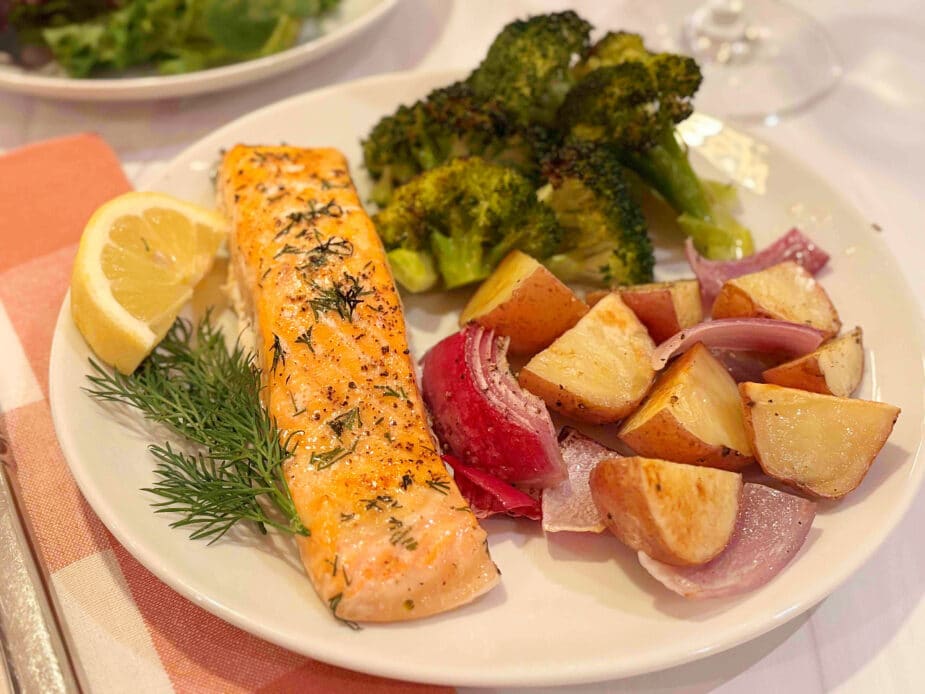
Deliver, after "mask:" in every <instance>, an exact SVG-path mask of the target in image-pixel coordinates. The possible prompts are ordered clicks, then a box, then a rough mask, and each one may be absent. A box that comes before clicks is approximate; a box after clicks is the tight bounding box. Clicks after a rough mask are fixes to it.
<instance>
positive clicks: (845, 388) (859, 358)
mask: <svg viewBox="0 0 925 694" xmlns="http://www.w3.org/2000/svg"><path fill="white" fill-rule="evenodd" d="M862 341H863V333H862V331H861V328H855V329H854V330H852V331H851V332H849V333H846V334H845V335H843V336H841V337H838V338H835V339H834V340H832V341H830V342H827V343H825V344H823V345H822V346H821V347H820V348H819V349H817V350H816V351H814V352H811V353H810V354H806V355H804V356H802V357H799V358H797V359H793V360H792V361H788V362H784V363H783V364H780V365H778V366H775V367H773V368H770V369H767V370H765V371H764V373H763V374H762V378H763V379H764V381H766V382H767V383H773V384H775V385H779V386H787V387H788V388H799V389H800V390H808V391H810V392H811V393H821V394H823V395H837V396H839V397H842V398H847V397H849V396H850V395H851V394H852V393H853V392H854V391H855V390H856V389H857V387H858V385H859V384H860V383H861V378H862V377H863V375H864V347H863V343H862ZM837 343H840V344H837ZM844 343H848V344H844ZM836 357H841V358H840V359H838V358H836ZM839 376H840V377H839Z"/></svg>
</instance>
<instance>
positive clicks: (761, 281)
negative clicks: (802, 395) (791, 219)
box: [713, 261, 841, 338]
mask: <svg viewBox="0 0 925 694" xmlns="http://www.w3.org/2000/svg"><path fill="white" fill-rule="evenodd" d="M713 317H714V318H749V317H755V318H774V319H777V320H786V321H791V322H793V323H806V324H807V325H811V326H812V327H814V328H817V329H818V330H821V331H822V332H823V333H824V334H825V336H826V337H827V338H829V337H832V336H833V335H836V334H837V333H838V331H839V329H840V328H841V321H840V320H839V318H838V312H837V311H836V310H835V306H834V305H833V304H832V301H831V299H830V298H829V295H828V294H826V292H825V289H823V288H822V286H821V285H820V284H819V283H818V282H816V280H815V279H814V278H813V276H812V275H810V274H809V273H808V272H807V271H806V270H804V269H803V268H802V267H801V266H800V265H798V264H796V263H794V262H792V261H785V262H783V263H778V264H777V265H772V266H771V267H769V268H766V269H765V270H761V271H759V272H754V273H751V274H748V275H741V276H739V277H734V278H732V279H730V280H729V281H727V282H726V283H725V284H724V285H723V287H722V289H721V290H720V292H719V294H718V295H717V297H716V300H715V301H714V302H713Z"/></svg>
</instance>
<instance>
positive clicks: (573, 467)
mask: <svg viewBox="0 0 925 694" xmlns="http://www.w3.org/2000/svg"><path fill="white" fill-rule="evenodd" d="M559 448H560V449H561V450H562V459H563V460H564V461H565V467H566V468H567V469H568V479H567V480H563V481H562V482H559V484H557V485H556V486H555V487H550V488H549V489H546V490H545V491H544V492H543V530H545V531H546V532H549V533H555V532H560V531H562V530H570V531H572V532H591V533H599V532H603V531H604V529H605V527H606V526H605V525H604V520H603V519H602V518H601V512H600V511H598V510H597V506H595V504H594V499H592V498H591V487H590V485H589V484H588V477H589V476H590V475H591V471H592V470H593V469H594V468H595V466H596V465H597V464H598V463H599V462H600V461H602V460H603V459H604V458H619V457H620V454H619V453H617V452H616V451H612V450H610V449H609V448H607V447H606V446H602V445H601V444H599V443H598V442H597V441H595V440H594V439H592V438H589V437H587V436H585V435H584V434H582V433H581V432H580V431H578V430H576V429H572V428H571V427H564V428H563V429H562V431H561V432H560V433H559Z"/></svg>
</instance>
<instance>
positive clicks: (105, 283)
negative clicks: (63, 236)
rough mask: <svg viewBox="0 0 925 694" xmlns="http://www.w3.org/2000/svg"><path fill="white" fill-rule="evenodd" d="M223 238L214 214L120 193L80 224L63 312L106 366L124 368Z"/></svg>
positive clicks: (139, 356) (162, 329) (157, 332)
mask: <svg viewBox="0 0 925 694" xmlns="http://www.w3.org/2000/svg"><path fill="white" fill-rule="evenodd" d="M225 236H226V224H225V221H224V219H223V218H222V217H221V216H220V215H218V214H217V213H216V212H213V211H211V210H207V209H204V208H201V207H198V206H196V205H192V204H190V203H188V202H185V201H182V200H178V199H176V198H172V197H170V196H168V195H163V194H160V193H127V194H125V195H121V196H119V197H118V198H115V199H113V200H111V201H109V202H108V203H106V204H105V205H103V206H102V207H101V208H99V209H98V210H97V211H96V212H95V213H94V214H93V216H92V217H91V218H90V221H89V222H88V223H87V226H86V228H85V229H84V233H83V236H82V237H81V240H80V247H79V249H78V251H77V258H76V260H75V262H74V272H73V275H72V276H71V315H72V316H73V318H74V323H75V324H76V325H77V328H78V330H80V332H81V334H82V335H83V336H84V339H85V340H86V341H87V343H88V344H89V345H90V347H91V348H92V349H93V351H94V352H95V353H96V355H97V356H98V357H99V358H100V359H101V360H102V361H104V362H106V363H107V364H110V365H112V366H114V367H115V368H116V369H118V370H119V371H121V372H122V373H131V372H132V371H134V370H135V368H136V367H137V366H138V364H140V363H141V361H142V360H143V359H144V358H145V357H146V356H147V355H148V354H150V353H151V351H152V350H153V349H154V348H155V346H157V343H158V342H160V341H161V339H162V338H163V337H164V334H165V333H166V332H167V330H168V329H169V328H170V326H171V325H172V324H173V322H174V320H176V318H177V315H178V314H179V312H180V310H181V309H182V307H183V305H184V304H185V303H186V302H187V301H189V299H190V297H191V296H192V292H193V288H194V287H195V286H196V284H197V282H199V280H200V279H201V278H202V277H203V276H204V275H205V274H206V273H207V272H208V271H209V268H210V267H211V266H212V263H213V261H214V259H215V254H216V252H217V250H218V248H219V246H220V245H221V243H222V241H223V239H224V238H225Z"/></svg>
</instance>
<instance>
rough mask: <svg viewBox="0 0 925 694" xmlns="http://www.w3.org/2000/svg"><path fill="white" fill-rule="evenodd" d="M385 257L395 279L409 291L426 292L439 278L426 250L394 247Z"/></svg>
mask: <svg viewBox="0 0 925 694" xmlns="http://www.w3.org/2000/svg"><path fill="white" fill-rule="evenodd" d="M386 258H388V261H389V267H390V268H391V270H392V275H393V276H394V277H395V281H396V282H398V283H399V284H400V285H401V286H403V287H404V288H405V289H407V290H408V291H409V292H413V293H415V294H417V293H418V292H426V291H427V290H428V289H432V288H433V287H434V285H435V284H437V280H438V279H440V278H439V277H438V276H437V269H436V268H435V267H434V259H433V258H432V257H431V255H430V253H428V252H427V251H414V250H411V249H409V248H395V249H393V250H391V251H389V252H388V253H387V254H386Z"/></svg>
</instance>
